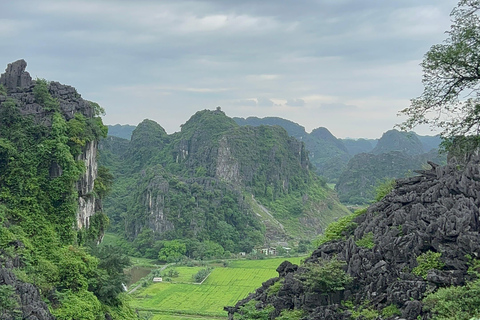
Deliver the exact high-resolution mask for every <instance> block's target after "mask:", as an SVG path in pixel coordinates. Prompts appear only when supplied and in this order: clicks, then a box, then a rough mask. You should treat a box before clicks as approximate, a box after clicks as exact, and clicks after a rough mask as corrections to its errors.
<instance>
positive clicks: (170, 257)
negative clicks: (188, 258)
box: [158, 240, 187, 262]
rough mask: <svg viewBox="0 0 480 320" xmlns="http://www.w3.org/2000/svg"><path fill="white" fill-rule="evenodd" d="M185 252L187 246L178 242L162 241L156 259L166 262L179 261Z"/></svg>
mask: <svg viewBox="0 0 480 320" xmlns="http://www.w3.org/2000/svg"><path fill="white" fill-rule="evenodd" d="M186 252H187V246H186V245H185V243H183V242H181V241H180V240H171V241H164V242H163V248H162V249H160V252H159V253H158V259H159V260H161V261H167V262H176V261H179V260H180V259H181V258H182V257H183V256H184V255H185V253H186Z"/></svg>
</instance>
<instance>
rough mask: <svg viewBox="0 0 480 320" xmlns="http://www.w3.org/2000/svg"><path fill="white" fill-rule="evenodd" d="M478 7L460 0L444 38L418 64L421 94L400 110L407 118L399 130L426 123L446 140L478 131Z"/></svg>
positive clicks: (479, 0)
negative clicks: (421, 82)
mask: <svg viewBox="0 0 480 320" xmlns="http://www.w3.org/2000/svg"><path fill="white" fill-rule="evenodd" d="M479 9H480V0H461V1H460V2H459V3H458V5H457V7H455V8H454V9H453V11H452V13H451V18H452V26H451V29H450V31H447V32H446V34H447V35H448V37H447V39H446V40H445V41H444V43H442V44H437V45H434V46H432V47H431V48H430V50H429V51H428V52H427V53H426V55H425V57H424V60H423V62H422V64H421V65H422V67H423V84H424V91H423V93H422V95H421V96H419V97H418V98H415V99H412V101H411V105H410V106H409V107H408V108H406V109H404V110H402V111H401V113H402V114H404V115H406V116H407V117H408V119H407V120H406V121H405V122H403V123H402V124H401V125H400V127H401V128H402V129H411V128H413V127H415V126H417V125H420V124H428V125H431V126H433V127H439V128H440V129H441V130H442V133H441V135H442V136H443V137H444V138H447V139H453V138H454V137H455V136H478V134H479V133H480V18H479V16H478V12H479ZM477 140H478V139H477ZM479 144H480V141H477V143H476V145H477V146H478V145H479ZM446 146H447V148H448V147H449V146H448V143H447V145H446Z"/></svg>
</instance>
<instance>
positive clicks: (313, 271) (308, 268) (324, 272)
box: [296, 258, 353, 294]
mask: <svg viewBox="0 0 480 320" xmlns="http://www.w3.org/2000/svg"><path fill="white" fill-rule="evenodd" d="M344 265H345V262H344V261H341V260H337V259H336V258H332V259H330V260H319V262H318V263H307V264H305V265H304V268H305V271H304V272H302V273H300V274H298V275H296V278H297V279H298V280H300V281H301V282H303V283H304V285H305V286H306V287H307V288H308V290H309V291H313V292H320V293H323V294H328V293H333V292H335V291H339V290H343V289H345V286H346V285H347V284H349V283H351V282H352V281H353V278H352V277H351V276H350V275H349V274H347V273H346V272H345V271H343V266H344Z"/></svg>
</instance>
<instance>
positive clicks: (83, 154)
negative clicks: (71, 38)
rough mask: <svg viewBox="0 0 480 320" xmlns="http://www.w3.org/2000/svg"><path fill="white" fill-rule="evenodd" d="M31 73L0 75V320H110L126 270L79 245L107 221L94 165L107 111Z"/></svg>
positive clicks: (21, 68) (15, 70)
mask: <svg viewBox="0 0 480 320" xmlns="http://www.w3.org/2000/svg"><path fill="white" fill-rule="evenodd" d="M26 66H27V64H26V62H25V61H24V60H19V61H16V62H14V63H11V64H9V65H8V67H7V69H6V72H5V73H4V74H2V75H1V76H0V289H1V297H0V300H1V302H0V304H1V307H0V318H1V319H6V320H15V319H32V320H53V319H55V317H57V316H58V317H61V318H62V319H75V318H76V319H99V318H101V317H103V318H105V317H110V314H113V313H114V312H115V309H116V308H123V307H124V305H123V303H122V302H121V301H120V300H119V299H118V294H119V293H120V292H122V290H123V289H122V287H121V281H122V279H123V278H124V275H123V271H122V266H121V265H120V266H119V265H118V264H110V265H109V266H108V268H106V267H105V265H102V260H101V259H100V258H96V257H94V256H92V255H90V254H88V253H87V252H86V248H85V247H83V245H84V244H86V243H87V242H91V243H96V242H97V241H99V239H101V238H102V236H103V231H104V228H105V225H106V221H107V218H106V216H105V215H104V214H103V213H102V211H101V201H100V200H101V198H102V195H103V194H104V191H105V190H104V189H102V186H103V187H105V183H106V181H105V180H104V178H105V176H103V175H102V174H101V172H102V171H101V170H98V168H97V162H96V153H97V144H98V140H99V139H100V138H102V137H106V133H107V128H106V127H105V126H103V124H102V120H101V118H100V117H99V114H100V113H101V111H102V110H101V108H100V107H99V106H98V104H96V103H93V102H89V101H87V100H84V99H82V97H81V96H80V94H78V92H77V91H76V90H75V88H73V87H71V86H67V85H63V84H60V83H58V82H49V81H46V80H44V79H36V80H32V79H31V77H30V75H29V74H28V72H26V71H25V68H26ZM115 268H120V271H119V272H117V271H118V269H115ZM114 270H117V271H114ZM119 281H120V282H119ZM122 312H124V313H123V314H124V316H121V317H118V319H127V318H128V319H135V318H136V315H135V314H134V313H133V312H132V311H131V310H130V309H129V308H128V307H125V308H124V309H123V310H122Z"/></svg>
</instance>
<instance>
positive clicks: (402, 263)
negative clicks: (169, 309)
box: [228, 156, 480, 319]
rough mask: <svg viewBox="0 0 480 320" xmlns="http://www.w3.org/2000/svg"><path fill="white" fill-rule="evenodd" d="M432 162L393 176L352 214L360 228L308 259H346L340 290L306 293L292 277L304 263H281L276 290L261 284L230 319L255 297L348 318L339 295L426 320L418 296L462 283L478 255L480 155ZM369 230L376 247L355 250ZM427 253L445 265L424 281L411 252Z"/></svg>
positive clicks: (279, 306)
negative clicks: (379, 195)
mask: <svg viewBox="0 0 480 320" xmlns="http://www.w3.org/2000/svg"><path fill="white" fill-rule="evenodd" d="M430 164H431V166H432V168H431V169H430V170H423V171H418V173H419V174H420V175H419V176H415V177H411V178H405V179H400V180H397V186H396V188H395V189H394V190H393V191H392V192H391V193H390V194H389V195H387V196H386V197H385V198H384V199H383V200H382V201H380V202H377V203H375V204H373V205H372V206H370V207H369V209H368V210H367V212H366V213H365V214H363V215H361V216H359V217H357V218H356V219H355V222H356V223H357V224H358V226H357V228H356V229H355V230H354V232H353V233H352V234H351V235H350V237H348V238H347V240H342V241H333V242H327V243H325V244H323V245H322V246H320V247H319V248H318V249H317V250H315V251H314V252H313V254H312V255H311V257H309V258H308V259H306V262H309V263H317V262H318V261H319V260H320V259H330V258H332V257H335V256H336V257H337V258H338V259H340V260H343V261H345V262H346V266H345V271H346V272H347V273H348V274H349V275H351V276H352V277H354V281H353V283H351V284H350V285H348V286H347V287H346V288H345V290H342V291H339V292H336V293H334V294H330V293H328V294H327V293H325V294H320V296H319V297H311V295H312V293H309V292H308V290H306V288H303V284H302V283H301V282H300V281H299V280H297V279H296V278H295V277H294V274H296V273H298V272H302V269H303V268H302V267H298V269H297V270H294V269H295V267H291V266H288V264H285V263H284V264H282V265H281V266H280V267H279V268H278V270H277V271H278V272H279V276H280V278H283V279H284V283H283V286H282V288H281V289H280V291H279V293H278V295H270V296H269V295H267V294H266V292H267V289H268V287H269V286H270V285H271V284H268V283H267V282H266V283H264V285H263V286H262V288H259V289H257V291H256V292H255V293H254V294H251V295H250V296H249V297H247V298H246V299H245V300H242V301H240V302H239V303H238V304H237V305H236V306H235V307H231V308H228V311H229V314H230V316H233V314H234V313H235V312H238V309H239V307H241V306H242V305H243V304H244V303H246V302H247V301H249V300H251V299H255V300H258V301H261V302H262V303H263V305H267V304H271V305H273V306H275V309H276V311H275V312H276V313H278V314H279V313H280V312H281V310H283V309H291V308H292V306H295V308H297V309H303V310H305V311H306V312H307V314H308V316H307V317H306V318H304V319H347V318H348V317H347V316H348V314H349V312H350V311H349V310H347V308H345V307H342V306H341V304H340V303H341V301H342V300H351V301H353V302H354V304H355V305H361V304H362V303H365V301H367V300H368V301H369V306H370V308H372V309H376V310H377V311H381V310H382V309H383V308H385V307H386V306H389V305H390V304H394V305H396V306H397V307H398V308H399V309H400V311H401V313H402V317H403V318H404V319H417V317H418V316H422V317H423V318H424V319H425V318H428V317H429V316H430V315H429V314H427V313H426V312H425V311H424V310H423V309H422V302H421V300H422V299H423V298H424V297H425V296H426V295H427V294H428V293H429V292H433V291H435V290H436V289H437V288H439V287H444V286H449V285H463V284H464V283H465V281H466V280H468V279H469V277H470V276H469V274H468V273H467V270H468V266H469V263H470V261H469V259H468V258H467V255H470V256H473V257H480V213H479V208H480V157H478V156H476V157H473V158H472V159H471V160H470V162H468V163H467V164H466V165H458V164H456V163H451V164H449V165H447V166H444V167H440V166H437V165H435V164H433V163H430ZM370 232H371V233H372V234H373V239H374V243H375V246H374V247H373V248H372V249H367V248H364V247H359V246H358V245H357V244H356V241H357V240H359V239H362V238H363V237H364V236H365V235H366V234H368V233H370ZM427 251H432V252H438V253H441V258H440V260H441V261H442V262H443V263H444V265H445V267H444V268H443V269H442V270H436V269H431V270H429V272H428V274H427V275H426V277H425V279H424V278H422V277H420V276H417V275H415V274H413V273H412V270H413V268H415V267H417V265H418V263H417V260H416V257H418V256H419V255H421V254H422V253H425V252H427ZM285 270H291V271H290V272H286V271H285ZM280 293H282V294H280ZM322 296H323V298H322ZM325 297H327V298H325ZM392 319H393V318H392Z"/></svg>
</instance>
